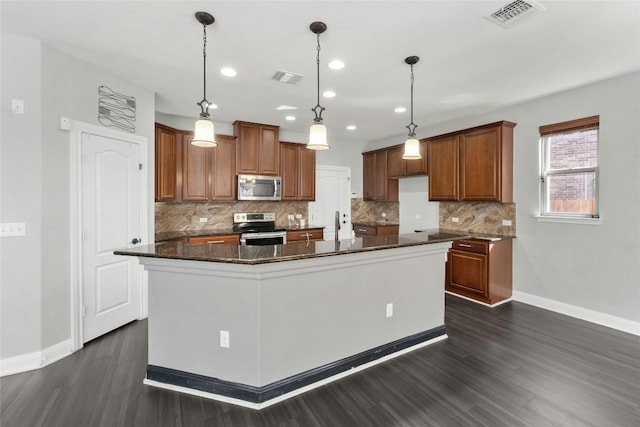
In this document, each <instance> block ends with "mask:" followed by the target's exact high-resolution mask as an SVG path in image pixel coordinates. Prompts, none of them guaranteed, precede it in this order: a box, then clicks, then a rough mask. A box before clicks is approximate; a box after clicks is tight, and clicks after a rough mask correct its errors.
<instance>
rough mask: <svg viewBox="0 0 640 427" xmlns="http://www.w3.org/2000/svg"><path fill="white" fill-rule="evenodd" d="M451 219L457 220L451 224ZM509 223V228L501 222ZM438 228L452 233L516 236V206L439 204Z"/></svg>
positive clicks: (462, 203)
mask: <svg viewBox="0 0 640 427" xmlns="http://www.w3.org/2000/svg"><path fill="white" fill-rule="evenodd" d="M452 218H458V222H453V221H452ZM503 220H507V221H511V226H510V227H509V226H505V225H502V221H503ZM440 228H441V229H447V230H453V231H472V232H475V233H487V234H496V235H498V236H515V235H516V204H515V203H492V202H440Z"/></svg>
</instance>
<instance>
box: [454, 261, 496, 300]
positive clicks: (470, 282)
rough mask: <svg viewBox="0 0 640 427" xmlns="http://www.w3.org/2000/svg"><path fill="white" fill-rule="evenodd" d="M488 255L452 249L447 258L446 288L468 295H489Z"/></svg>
mask: <svg viewBox="0 0 640 427" xmlns="http://www.w3.org/2000/svg"><path fill="white" fill-rule="evenodd" d="M487 265H488V260H487V255H482V254H476V253H471V252H463V251H455V250H451V251H449V254H448V259H447V270H448V271H447V273H448V274H447V276H448V283H446V286H445V289H446V290H448V291H452V292H457V293H460V294H462V295H467V296H471V297H473V296H481V297H485V298H486V297H487V296H488V295H489V293H488V272H487Z"/></svg>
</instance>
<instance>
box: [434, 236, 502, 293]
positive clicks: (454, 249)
mask: <svg viewBox="0 0 640 427" xmlns="http://www.w3.org/2000/svg"><path fill="white" fill-rule="evenodd" d="M512 246H513V244H512V239H503V240H498V241H486V240H474V239H469V240H457V241H454V242H453V243H452V246H451V249H450V250H449V252H448V254H447V268H446V279H445V290H446V291H448V292H451V293H454V294H458V295H462V296H464V297H467V298H471V299H474V300H476V301H480V302H483V303H485V304H489V305H493V304H496V303H499V302H501V301H504V300H506V299H509V298H511V294H512Z"/></svg>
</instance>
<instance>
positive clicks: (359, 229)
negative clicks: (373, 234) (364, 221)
mask: <svg viewBox="0 0 640 427" xmlns="http://www.w3.org/2000/svg"><path fill="white" fill-rule="evenodd" d="M358 231H359V232H361V233H366V232H367V230H366V228H358Z"/></svg>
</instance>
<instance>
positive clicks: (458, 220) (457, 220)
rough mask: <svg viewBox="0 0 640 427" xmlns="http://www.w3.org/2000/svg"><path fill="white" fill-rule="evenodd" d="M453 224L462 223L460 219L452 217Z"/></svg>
mask: <svg viewBox="0 0 640 427" xmlns="http://www.w3.org/2000/svg"><path fill="white" fill-rule="evenodd" d="M451 222H460V218H458V217H457V216H453V217H451Z"/></svg>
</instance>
